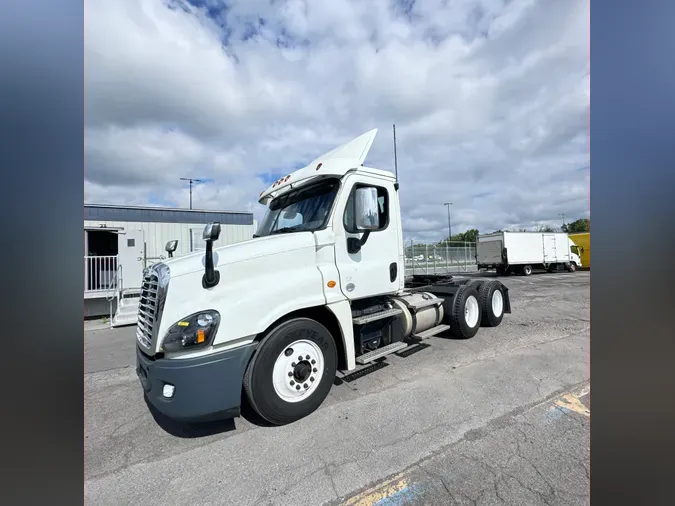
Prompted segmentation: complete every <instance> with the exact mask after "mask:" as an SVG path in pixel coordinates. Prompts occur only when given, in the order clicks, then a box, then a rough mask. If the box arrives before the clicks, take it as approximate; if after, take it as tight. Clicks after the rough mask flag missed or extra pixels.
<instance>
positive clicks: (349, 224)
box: [342, 185, 389, 233]
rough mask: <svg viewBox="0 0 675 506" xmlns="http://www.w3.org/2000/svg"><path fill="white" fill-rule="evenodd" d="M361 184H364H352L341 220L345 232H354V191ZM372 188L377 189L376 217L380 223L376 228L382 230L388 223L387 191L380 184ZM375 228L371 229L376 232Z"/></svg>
mask: <svg viewBox="0 0 675 506" xmlns="http://www.w3.org/2000/svg"><path fill="white" fill-rule="evenodd" d="M363 186H366V185H354V187H353V188H352V191H351V193H350V194H349V199H348V200H347V207H346V208H345V213H344V216H343V220H342V221H343V223H344V226H345V230H347V232H351V233H354V232H356V227H355V223H354V193H355V192H356V189H357V188H361V187H363ZM374 188H376V189H377V203H378V219H379V223H380V227H379V228H378V229H377V230H383V229H385V228H387V225H388V224H389V194H388V193H387V190H386V189H384V188H382V187H381V186H375V187H374ZM377 230H373V232H377Z"/></svg>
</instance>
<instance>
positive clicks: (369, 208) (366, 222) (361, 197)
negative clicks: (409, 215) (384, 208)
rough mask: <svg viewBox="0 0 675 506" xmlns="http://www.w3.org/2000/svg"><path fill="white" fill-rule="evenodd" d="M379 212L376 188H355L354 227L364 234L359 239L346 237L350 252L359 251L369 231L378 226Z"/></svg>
mask: <svg viewBox="0 0 675 506" xmlns="http://www.w3.org/2000/svg"><path fill="white" fill-rule="evenodd" d="M379 214H380V213H379V205H378V202H377V188H373V187H372V186H368V187H364V188H357V189H356V191H355V192H354V228H355V229H356V230H355V231H356V232H364V234H363V236H361V238H360V239H357V238H356V237H350V238H348V239H347V251H348V252H349V253H350V254H355V253H358V252H359V251H361V248H362V247H363V245H364V244H366V241H367V240H368V236H369V235H370V231H371V230H377V229H378V228H380V218H379Z"/></svg>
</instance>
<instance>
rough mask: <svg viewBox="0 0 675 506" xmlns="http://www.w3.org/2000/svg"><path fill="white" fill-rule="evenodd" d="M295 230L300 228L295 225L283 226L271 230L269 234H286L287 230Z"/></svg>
mask: <svg viewBox="0 0 675 506" xmlns="http://www.w3.org/2000/svg"><path fill="white" fill-rule="evenodd" d="M297 230H302V228H299V227H297V226H295V227H283V228H278V229H277V230H272V231H271V232H270V233H269V235H272V234H286V233H288V232H295V231H297Z"/></svg>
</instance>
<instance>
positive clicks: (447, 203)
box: [443, 202, 452, 242]
mask: <svg viewBox="0 0 675 506" xmlns="http://www.w3.org/2000/svg"><path fill="white" fill-rule="evenodd" d="M443 205H444V206H445V207H447V208H448V242H450V241H452V223H451V222H450V206H451V205H452V202H446V203H445V204H443Z"/></svg>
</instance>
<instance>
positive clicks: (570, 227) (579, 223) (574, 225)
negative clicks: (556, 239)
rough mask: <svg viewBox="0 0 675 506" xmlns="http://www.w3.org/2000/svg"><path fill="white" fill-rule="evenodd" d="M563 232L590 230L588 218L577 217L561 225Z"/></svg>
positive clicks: (571, 232)
mask: <svg viewBox="0 0 675 506" xmlns="http://www.w3.org/2000/svg"><path fill="white" fill-rule="evenodd" d="M562 230H563V232H566V233H568V234H577V233H579V232H590V231H591V220H589V219H588V218H579V219H578V220H575V221H573V222H571V223H567V224H565V225H564V226H563V227H562Z"/></svg>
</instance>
